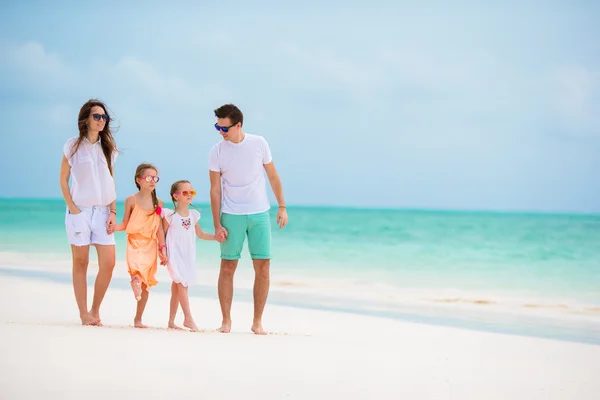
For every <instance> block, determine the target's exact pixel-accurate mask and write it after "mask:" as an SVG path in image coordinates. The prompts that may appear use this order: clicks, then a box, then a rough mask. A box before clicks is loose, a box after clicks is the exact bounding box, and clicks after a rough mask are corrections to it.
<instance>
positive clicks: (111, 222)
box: [106, 212, 117, 235]
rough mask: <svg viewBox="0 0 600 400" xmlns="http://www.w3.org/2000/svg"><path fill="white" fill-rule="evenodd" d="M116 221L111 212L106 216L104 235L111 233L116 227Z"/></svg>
mask: <svg viewBox="0 0 600 400" xmlns="http://www.w3.org/2000/svg"><path fill="white" fill-rule="evenodd" d="M116 219H117V217H116V216H115V214H114V213H112V212H111V213H110V215H109V216H108V220H107V221H106V233H108V234H109V235H110V234H111V233H113V232H114V231H115V229H116V227H117V221H116Z"/></svg>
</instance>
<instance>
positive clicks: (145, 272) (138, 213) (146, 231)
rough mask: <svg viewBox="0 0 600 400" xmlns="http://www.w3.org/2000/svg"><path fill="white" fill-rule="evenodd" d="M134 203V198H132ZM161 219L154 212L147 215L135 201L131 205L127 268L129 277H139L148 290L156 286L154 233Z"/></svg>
mask: <svg viewBox="0 0 600 400" xmlns="http://www.w3.org/2000/svg"><path fill="white" fill-rule="evenodd" d="M133 199H134V201H135V196H134V197H133ZM160 223H161V217H160V215H158V214H157V213H156V212H152V213H149V212H148V211H145V210H144V209H142V208H141V207H140V206H138V204H137V201H136V202H135V204H134V205H133V210H132V211H131V216H130V217H129V221H128V222H127V228H126V229H125V232H126V233H127V251H126V258H127V268H128V270H129V275H131V276H132V277H133V276H134V275H136V274H137V275H139V276H140V278H142V282H143V283H145V284H146V286H147V287H148V288H150V287H152V286H156V284H157V283H158V281H157V280H156V272H157V270H158V263H157V259H158V239H157V238H156V233H157V232H158V227H159V225H160Z"/></svg>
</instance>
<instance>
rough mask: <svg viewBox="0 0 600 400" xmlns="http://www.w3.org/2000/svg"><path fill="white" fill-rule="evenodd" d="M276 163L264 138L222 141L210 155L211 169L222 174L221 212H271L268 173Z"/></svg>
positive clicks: (238, 213) (250, 137)
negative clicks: (266, 165)
mask: <svg viewBox="0 0 600 400" xmlns="http://www.w3.org/2000/svg"><path fill="white" fill-rule="evenodd" d="M271 161H273V159H272V157H271V149H270V148H269V144H268V143H267V141H266V140H265V138H263V137H262V136H258V135H252V134H249V133H245V137H244V140H242V141H241V142H240V143H232V142H229V141H227V140H222V141H220V142H219V143H217V144H215V145H214V146H213V148H212V149H211V150H210V153H209V154H208V169H209V170H210V171H214V172H220V173H221V187H222V201H221V212H223V213H226V214H236V215H248V214H258V213H262V212H265V211H268V210H269V209H270V208H271V206H270V204H269V199H268V198H267V188H266V183H265V170H264V167H263V165H265V164H269V163H270V162H271Z"/></svg>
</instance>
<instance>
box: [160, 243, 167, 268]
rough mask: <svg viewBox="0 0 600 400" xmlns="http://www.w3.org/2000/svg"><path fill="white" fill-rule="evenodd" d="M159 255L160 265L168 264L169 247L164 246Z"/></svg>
mask: <svg viewBox="0 0 600 400" xmlns="http://www.w3.org/2000/svg"><path fill="white" fill-rule="evenodd" d="M158 257H159V258H160V265H167V248H166V247H162V248H161V249H160V250H159V251H158Z"/></svg>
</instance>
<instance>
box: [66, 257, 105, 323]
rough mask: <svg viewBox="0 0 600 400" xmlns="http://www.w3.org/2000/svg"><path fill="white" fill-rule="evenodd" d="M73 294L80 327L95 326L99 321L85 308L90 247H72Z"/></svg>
mask: <svg viewBox="0 0 600 400" xmlns="http://www.w3.org/2000/svg"><path fill="white" fill-rule="evenodd" d="M71 252H72V253H73V292H74V293H75V301H77V308H79V318H81V324H82V325H97V324H98V322H99V320H98V319H97V318H94V317H93V316H92V315H91V314H90V312H89V311H88V308H87V268H88V263H89V255H90V246H73V245H71Z"/></svg>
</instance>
